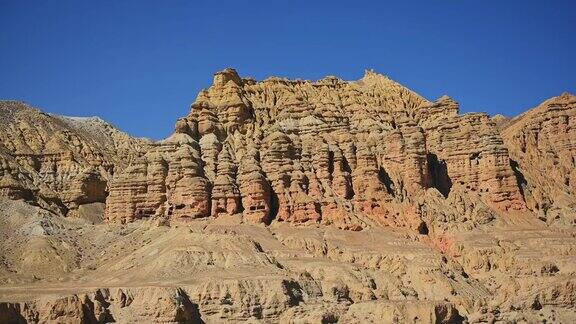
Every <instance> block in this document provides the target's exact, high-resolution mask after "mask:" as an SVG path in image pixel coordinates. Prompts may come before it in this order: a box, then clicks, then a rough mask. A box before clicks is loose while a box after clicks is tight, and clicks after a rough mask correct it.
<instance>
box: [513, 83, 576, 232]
mask: <svg viewBox="0 0 576 324" xmlns="http://www.w3.org/2000/svg"><path fill="white" fill-rule="evenodd" d="M502 136H503V138H504V141H505V143H506V146H507V147H508V149H509V151H510V156H511V158H512V159H513V160H514V168H515V172H516V173H517V174H518V175H519V181H520V184H521V188H522V191H523V193H524V196H525V198H526V203H527V205H528V207H529V208H530V209H531V210H532V211H533V212H535V213H537V214H538V216H539V217H540V218H541V219H542V220H544V221H545V222H547V223H548V224H552V225H558V224H564V225H572V226H573V225H575V224H576V96H574V95H572V94H569V93H564V94H562V95H561V96H558V97H554V98H550V99H548V100H546V101H545V102H543V103H542V104H540V105H539V106H538V107H536V108H534V109H531V110H530V111H528V112H526V113H524V114H522V115H520V116H518V117H516V118H514V119H512V120H511V121H510V122H509V123H507V124H506V126H505V128H504V130H503V132H502Z"/></svg>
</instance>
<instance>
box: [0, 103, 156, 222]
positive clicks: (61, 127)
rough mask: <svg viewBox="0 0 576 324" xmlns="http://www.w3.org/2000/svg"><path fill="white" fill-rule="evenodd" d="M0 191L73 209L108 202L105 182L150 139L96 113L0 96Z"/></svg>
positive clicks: (72, 210)
mask: <svg viewBox="0 0 576 324" xmlns="http://www.w3.org/2000/svg"><path fill="white" fill-rule="evenodd" d="M0 129H1V131H0V161H1V168H0V176H1V178H0V193H2V195H3V196H7V197H11V198H20V199H25V200H27V201H35V202H36V203H39V204H42V205H50V206H52V208H51V209H52V210H56V209H58V210H59V211H60V212H61V213H63V214H67V213H69V212H71V215H73V214H75V213H76V211H77V209H78V208H79V206H80V205H85V204H90V203H95V202H100V203H104V202H105V201H106V197H107V195H108V188H107V182H108V180H110V179H111V178H112V175H113V174H114V172H120V171H121V170H122V169H123V168H125V167H126V166H128V164H130V162H131V160H132V159H134V158H135V157H137V156H138V155H139V151H140V150H142V148H143V147H145V146H146V145H148V143H147V141H145V140H141V139H135V138H132V137H130V136H129V135H127V134H125V133H122V132H120V131H118V130H117V129H116V128H114V127H113V126H112V125H110V124H108V123H106V122H104V121H103V120H101V119H100V118H98V117H90V118H75V117H63V116H55V115H49V114H46V113H43V112H41V111H40V110H37V109H35V108H32V107H30V106H28V105H26V104H25V103H22V102H17V101H0Z"/></svg>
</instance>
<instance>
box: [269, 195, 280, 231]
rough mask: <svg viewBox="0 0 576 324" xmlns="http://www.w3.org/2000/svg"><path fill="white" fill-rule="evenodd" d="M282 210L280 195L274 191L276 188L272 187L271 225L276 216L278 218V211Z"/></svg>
mask: <svg viewBox="0 0 576 324" xmlns="http://www.w3.org/2000/svg"><path fill="white" fill-rule="evenodd" d="M279 209H280V201H279V200H278V194H277V193H276V191H274V188H273V187H272V186H270V216H269V217H268V218H269V221H268V222H269V223H271V222H272V221H273V220H274V219H276V216H278V210H279Z"/></svg>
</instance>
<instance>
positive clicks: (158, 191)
mask: <svg viewBox="0 0 576 324" xmlns="http://www.w3.org/2000/svg"><path fill="white" fill-rule="evenodd" d="M458 111H459V108H458V104H457V103H456V102H454V101H453V100H452V99H450V98H448V97H442V98H440V99H439V100H437V101H436V102H430V101H428V100H426V99H424V98H423V97H421V96H419V95H418V94H416V93H414V92H412V91H410V90H409V89H407V88H405V87H403V86H401V85H400V84H398V83H396V82H394V81H392V80H390V79H389V78H387V77H385V76H383V75H379V74H376V73H374V72H371V71H367V72H366V75H365V76H364V77H363V78H362V79H361V80H358V81H354V82H346V81H342V80H340V79H338V78H335V77H327V78H324V79H322V80H320V81H317V82H310V81H300V80H287V79H280V78H269V79H266V80H264V81H260V82H257V81H255V80H252V79H243V78H240V77H239V76H238V74H237V73H236V71H235V70H233V69H227V70H224V71H222V72H218V73H216V74H215V76H214V82H213V84H212V86H211V87H210V88H208V89H207V90H203V91H202V92H201V93H200V94H199V95H198V98H197V99H196V101H195V102H194V104H192V109H191V112H190V114H189V115H188V116H186V117H184V118H182V119H180V120H179V121H178V122H177V124H176V133H175V134H174V135H173V136H172V137H171V138H169V139H167V141H168V142H170V141H172V138H173V137H178V138H185V140H183V141H182V142H183V143H182V144H178V145H176V146H173V147H172V148H171V149H170V150H167V149H164V148H163V147H165V146H166V144H163V143H159V144H157V145H156V147H157V148H155V149H154V150H155V151H162V152H165V153H163V154H168V155H170V156H169V157H163V158H162V160H163V161H165V163H158V161H156V159H155V158H154V157H153V156H152V155H154V154H156V153H150V154H148V155H147V157H146V158H145V159H144V160H143V161H141V162H138V164H137V165H138V166H135V167H134V168H137V169H138V171H137V172H136V171H134V170H132V169H130V170H127V172H126V173H125V174H124V175H117V176H116V178H115V179H114V180H113V181H112V183H111V185H110V196H109V198H108V200H107V213H106V215H107V219H108V220H109V221H111V222H128V221H132V220H134V219H138V218H141V217H145V216H151V215H163V216H165V217H169V218H172V219H182V218H197V217H208V216H214V217H217V216H219V215H221V214H235V213H242V214H243V215H244V217H245V218H246V219H247V220H249V221H252V222H256V223H270V222H271V221H272V220H277V221H286V222H292V223H308V222H314V223H322V224H333V225H335V226H337V227H340V228H346V229H353V230H359V229H362V228H367V227H371V226H375V225H376V226H377V225H380V226H396V227H398V226H400V227H408V228H412V229H415V230H416V229H417V230H421V231H425V227H426V224H424V221H423V219H422V211H421V208H419V204H418V203H417V200H418V199H419V197H424V196H425V192H426V191H427V190H429V189H430V188H433V189H434V190H437V191H439V192H440V193H441V194H442V195H443V196H444V197H447V196H448V195H449V193H450V190H451V188H452V186H453V185H459V186H463V187H464V189H463V192H464V195H466V194H467V193H468V192H470V193H471V194H473V195H475V196H476V195H478V196H479V197H480V200H481V201H483V202H485V203H486V204H487V205H488V206H489V207H490V208H493V209H495V210H498V211H500V212H502V213H506V212H508V211H511V210H512V211H514V210H523V209H524V208H525V206H524V201H523V198H522V196H521V192H520V190H519V187H518V186H517V181H516V177H515V174H514V171H513V169H512V167H511V165H510V162H509V160H510V159H509V156H508V151H507V148H506V146H505V145H504V143H503V141H502V138H501V137H500V135H499V132H498V128H497V127H496V124H495V123H494V122H492V121H491V119H490V118H489V117H488V116H487V115H486V114H466V115H459V113H458ZM178 150H180V151H179V152H180V153H179V154H175V153H174V152H176V151H178ZM168 151H170V152H168ZM172 151H174V152H172ZM174 154H175V155H174ZM179 159H188V163H189V166H188V167H189V170H188V171H187V172H189V174H187V175H183V174H182V172H184V169H181V166H171V165H170V163H173V162H174V160H179ZM178 164H180V163H178ZM149 168H157V169H158V170H159V171H158V172H157V174H156V173H152V174H151V173H150V172H146V170H148V171H149ZM172 168H177V169H178V170H180V169H181V170H180V171H172V170H173V169H172ZM160 169H161V170H160ZM169 172H176V173H178V174H181V175H183V178H184V179H186V180H185V181H187V182H186V186H181V185H180V186H177V188H178V190H182V194H179V195H180V196H178V198H176V196H175V195H174V192H173V188H174V185H176V183H172V184H169V181H174V180H168V177H167V176H166V175H167V174H168V173H169ZM162 173H163V174H162ZM182 181H184V180H182ZM150 186H154V188H150ZM144 187H148V188H147V189H143V188H144ZM145 195H152V196H154V197H155V198H154V199H144V198H143V197H144V196H145ZM160 196H162V197H160ZM202 199H204V200H203V201H202ZM142 201H145V203H144V204H146V205H147V206H146V207H145V209H146V210H142V209H141V207H139V206H140V204H141V202H142ZM201 201H202V202H201ZM187 206H190V207H187ZM192 206H194V207H192ZM175 213H176V214H175ZM181 216H184V217H181Z"/></svg>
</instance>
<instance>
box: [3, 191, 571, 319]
mask: <svg viewBox="0 0 576 324" xmlns="http://www.w3.org/2000/svg"><path fill="white" fill-rule="evenodd" d="M98 210H101V208H99V206H97V205H96V206H93V210H92V212H91V213H89V212H86V218H87V219H71V218H62V217H58V216H56V215H53V214H51V213H49V212H47V211H45V210H42V209H39V208H36V207H33V206H30V205H28V204H25V203H23V202H18V201H11V200H2V201H1V202H0V211H1V213H2V215H6V217H3V218H1V219H0V222H2V223H1V224H0V230H1V233H0V235H1V237H2V239H1V242H2V243H1V244H0V256H1V257H2V260H1V262H2V266H1V268H0V280H1V281H0V282H1V287H0V300H1V301H2V302H3V303H2V304H0V305H1V306H0V319H1V320H6V318H8V317H10V316H14V317H13V318H16V316H18V318H20V319H21V320H24V319H26V320H28V321H32V322H33V321H43V320H44V321H50V320H52V321H65V320H66V319H68V320H71V321H72V322H74V321H77V322H81V321H82V320H81V319H82V318H84V322H90V321H98V320H100V321H110V320H115V321H117V322H130V321H134V322H140V321H165V322H175V321H180V322H201V321H204V322H220V321H223V320H227V321H246V320H248V321H252V322H259V321H262V322H306V321H308V322H312V323H315V322H335V321H339V322H342V323H348V322H382V321H384V322H388V321H395V320H396V321H398V322H413V321H415V322H459V321H470V322H490V321H493V320H496V321H519V322H522V321H523V320H525V321H527V322H540V321H548V322H563V323H571V322H574V321H575V320H576V314H575V310H574V302H575V299H576V296H575V292H574V291H575V289H574V288H575V287H574V286H575V283H576V277H575V276H574V271H575V267H576V263H575V262H574V261H575V260H576V253H575V251H576V238H575V237H574V236H575V231H573V230H552V229H549V228H545V227H543V226H542V227H539V226H538V225H537V224H532V223H533V222H525V221H521V220H520V219H515V220H510V221H507V222H508V223H513V224H505V222H504V221H500V222H498V225H495V226H492V227H490V228H485V229H484V230H482V231H478V230H475V232H474V233H465V232H463V233H461V234H459V237H456V238H454V239H453V242H448V243H447V244H448V245H449V246H450V248H449V249H446V248H445V247H442V246H439V244H438V242H440V241H441V240H436V241H433V240H432V239H431V238H430V237H428V236H426V235H419V234H415V233H414V232H410V231H405V230H387V229H372V230H364V231H360V232H353V231H343V230H338V229H335V228H330V227H324V226H320V225H314V226H310V225H308V226H306V227H297V226H294V225H287V224H283V223H275V224H272V226H268V227H267V226H258V225H253V224H242V223H241V218H240V217H235V216H223V217H220V218H218V219H209V220H197V221H192V222H190V223H187V224H179V225H174V224H173V225H172V226H165V225H162V224H161V222H159V221H156V220H145V221H139V222H135V223H132V224H128V225H122V226H120V225H107V224H102V223H99V222H98V219H97V217H96V218H95V215H97V212H98ZM445 243H446V242H445ZM442 250H445V252H444V253H443V252H442ZM16 314H19V315H16ZM2 316H4V317H2ZM6 316H8V317H6ZM0 322H2V321H0Z"/></svg>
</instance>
